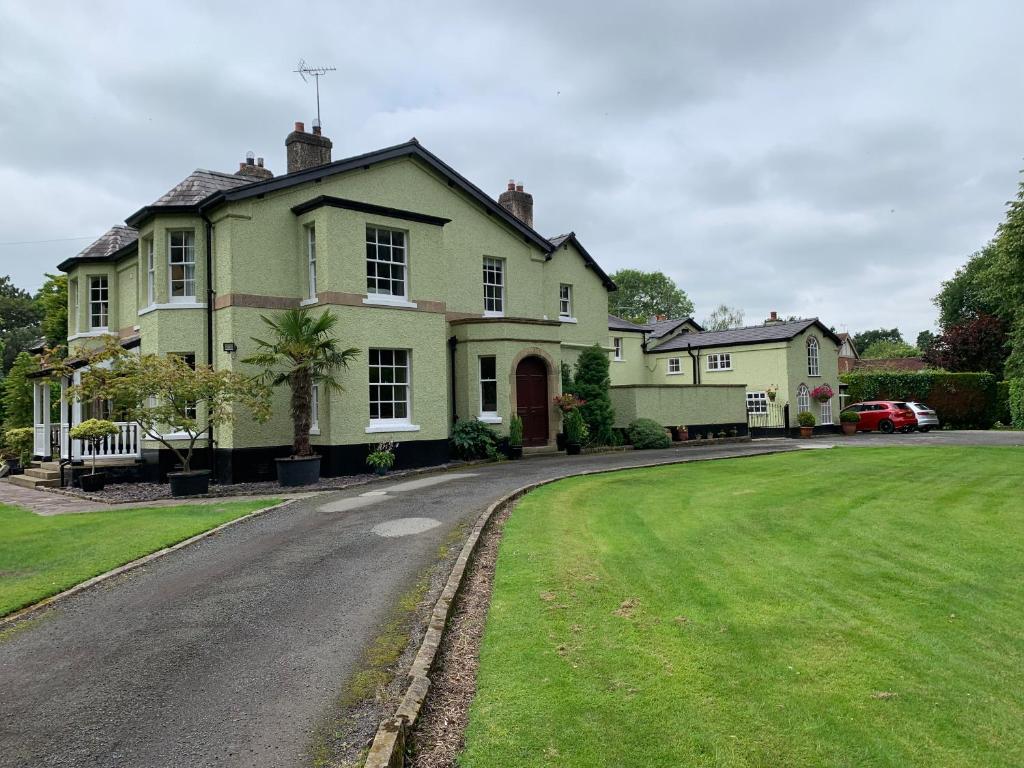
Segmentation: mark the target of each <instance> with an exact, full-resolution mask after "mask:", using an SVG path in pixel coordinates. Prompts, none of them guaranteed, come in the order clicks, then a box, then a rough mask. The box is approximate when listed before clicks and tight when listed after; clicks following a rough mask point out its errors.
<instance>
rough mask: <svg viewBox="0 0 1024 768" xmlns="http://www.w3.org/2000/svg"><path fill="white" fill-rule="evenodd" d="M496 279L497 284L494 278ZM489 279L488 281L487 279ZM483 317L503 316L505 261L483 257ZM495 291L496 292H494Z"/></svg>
mask: <svg viewBox="0 0 1024 768" xmlns="http://www.w3.org/2000/svg"><path fill="white" fill-rule="evenodd" d="M495 277H497V282H495V280H494V278H495ZM489 278H490V279H489ZM483 284H484V317H504V316H505V260H504V259H496V258H494V257H493V256H484V260H483ZM495 289H496V290H495Z"/></svg>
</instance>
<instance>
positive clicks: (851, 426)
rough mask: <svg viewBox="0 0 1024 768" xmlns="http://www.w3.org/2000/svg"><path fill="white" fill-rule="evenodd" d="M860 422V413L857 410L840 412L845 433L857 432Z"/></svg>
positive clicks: (840, 420)
mask: <svg viewBox="0 0 1024 768" xmlns="http://www.w3.org/2000/svg"><path fill="white" fill-rule="evenodd" d="M859 423H860V414H859V413H857V411H842V412H841V413H840V414H839V424H840V426H841V427H842V428H843V434H844V435H855V434H857V425H858V424H859Z"/></svg>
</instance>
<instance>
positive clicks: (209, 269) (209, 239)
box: [200, 213, 217, 474]
mask: <svg viewBox="0 0 1024 768" xmlns="http://www.w3.org/2000/svg"><path fill="white" fill-rule="evenodd" d="M200 215H201V216H202V217H203V222H204V223H205V224H206V364H207V365H209V366H210V368H211V369H212V368H213V300H214V299H215V298H216V296H217V293H216V291H214V290H213V222H212V221H210V219H209V217H208V216H207V215H206V214H205V213H202V214H200ZM206 429H207V430H208V431H207V434H208V435H209V437H208V438H207V445H208V446H209V447H210V472H211V474H212V473H213V470H214V453H213V450H214V447H215V446H216V445H217V441H216V440H215V439H214V436H213V424H210V410H209V404H207V410H206Z"/></svg>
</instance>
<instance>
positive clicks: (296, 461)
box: [274, 456, 320, 488]
mask: <svg viewBox="0 0 1024 768" xmlns="http://www.w3.org/2000/svg"><path fill="white" fill-rule="evenodd" d="M274 461H275V462H276V463H277V484H278V485H283V486H284V487H286V488H294V487H295V486H298V485H312V484H313V483H315V482H318V481H319V480H320V457H319V456H289V457H288V458H287V459H274Z"/></svg>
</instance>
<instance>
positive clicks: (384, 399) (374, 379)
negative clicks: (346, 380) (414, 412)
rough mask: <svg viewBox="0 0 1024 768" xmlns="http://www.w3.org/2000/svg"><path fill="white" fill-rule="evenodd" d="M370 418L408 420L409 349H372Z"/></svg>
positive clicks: (403, 421) (374, 420)
mask: <svg viewBox="0 0 1024 768" xmlns="http://www.w3.org/2000/svg"><path fill="white" fill-rule="evenodd" d="M370 421H371V422H401V423H408V422H409V352H408V350H405V349H371V350H370Z"/></svg>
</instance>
